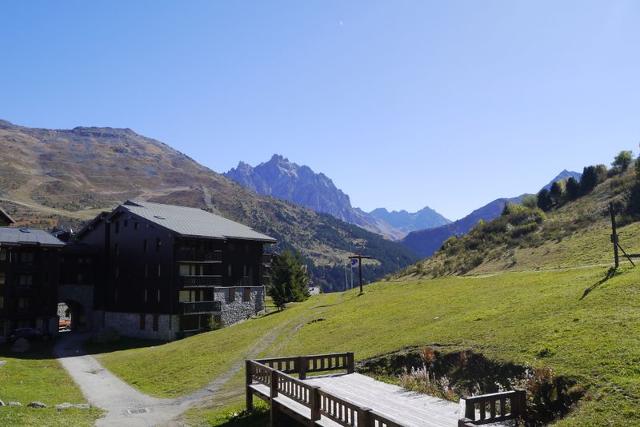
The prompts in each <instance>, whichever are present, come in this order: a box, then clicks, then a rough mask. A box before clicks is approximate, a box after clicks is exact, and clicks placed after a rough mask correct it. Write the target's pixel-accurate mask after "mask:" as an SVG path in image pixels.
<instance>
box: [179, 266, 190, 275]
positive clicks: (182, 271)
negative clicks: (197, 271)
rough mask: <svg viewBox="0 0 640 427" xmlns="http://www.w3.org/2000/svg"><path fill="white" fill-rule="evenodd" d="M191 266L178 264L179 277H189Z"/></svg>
mask: <svg viewBox="0 0 640 427" xmlns="http://www.w3.org/2000/svg"><path fill="white" fill-rule="evenodd" d="M190 267H191V266H190V265H189V264H180V275H181V276H190V275H191V268H190Z"/></svg>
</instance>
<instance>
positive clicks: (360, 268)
mask: <svg viewBox="0 0 640 427" xmlns="http://www.w3.org/2000/svg"><path fill="white" fill-rule="evenodd" d="M358 276H359V277H360V293H362V257H360V258H358Z"/></svg>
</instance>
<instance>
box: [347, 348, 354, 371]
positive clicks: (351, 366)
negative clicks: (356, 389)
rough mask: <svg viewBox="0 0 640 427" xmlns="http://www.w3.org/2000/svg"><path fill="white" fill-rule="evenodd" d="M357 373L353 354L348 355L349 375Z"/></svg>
mask: <svg viewBox="0 0 640 427" xmlns="http://www.w3.org/2000/svg"><path fill="white" fill-rule="evenodd" d="M355 371H356V364H355V358H354V355H353V353H351V352H349V353H347V373H348V374H353V373H354V372H355Z"/></svg>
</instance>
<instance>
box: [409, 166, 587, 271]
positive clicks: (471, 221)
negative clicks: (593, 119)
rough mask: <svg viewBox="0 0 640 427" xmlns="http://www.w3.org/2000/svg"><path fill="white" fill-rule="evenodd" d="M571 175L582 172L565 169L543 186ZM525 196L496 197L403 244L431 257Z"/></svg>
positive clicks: (413, 235) (419, 231)
mask: <svg viewBox="0 0 640 427" xmlns="http://www.w3.org/2000/svg"><path fill="white" fill-rule="evenodd" d="M570 177H573V178H575V179H577V180H578V181H580V178H582V174H580V173H578V172H572V171H568V170H566V169H565V170H563V171H562V172H560V173H559V174H558V175H556V177H555V178H553V179H552V180H551V181H550V182H549V183H548V184H547V185H545V186H544V187H543V188H546V189H549V188H551V185H553V183H554V182H556V181H563V180H566V179H569V178H570ZM525 196H526V194H523V195H520V196H518V197H512V198H501V199H496V200H494V201H492V202H491V203H488V204H486V205H484V206H482V207H481V208H478V209H476V210H475V211H473V212H471V213H470V214H469V215H467V216H465V217H464V218H462V219H459V220H457V221H455V222H453V223H451V224H447V225H444V226H441V227H436V228H431V229H428V230H418V231H413V232H411V233H409V234H407V236H405V237H404V239H402V244H404V245H405V246H406V247H407V248H409V249H411V250H412V251H413V252H415V253H416V254H417V255H418V256H420V257H423V258H426V257H430V256H431V255H433V253H434V252H436V251H437V250H438V249H440V247H441V246H442V244H443V243H444V242H445V240H447V239H448V238H449V237H451V236H462V235H464V234H467V233H468V232H469V231H470V230H471V229H472V228H473V227H474V226H475V225H476V224H477V223H478V221H480V220H484V221H491V220H493V219H495V218H497V217H498V216H500V214H501V213H502V210H503V209H504V206H505V205H506V204H507V203H520V202H521V201H522V199H523V198H524V197H525Z"/></svg>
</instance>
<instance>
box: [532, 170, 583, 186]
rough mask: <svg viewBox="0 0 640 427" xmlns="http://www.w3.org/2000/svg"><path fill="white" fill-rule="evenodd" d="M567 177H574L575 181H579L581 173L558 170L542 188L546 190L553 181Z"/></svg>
mask: <svg viewBox="0 0 640 427" xmlns="http://www.w3.org/2000/svg"><path fill="white" fill-rule="evenodd" d="M569 178H575V180H576V181H580V179H582V174H581V173H580V172H573V171H568V170H566V169H565V170H563V171H562V172H560V173H559V174H558V175H557V176H556V177H555V178H553V179H552V180H551V181H549V183H548V184H547V185H545V186H544V187H542V188H546V189H547V190H550V189H551V186H552V185H553V183H554V182H557V181H564V180H567V179H569Z"/></svg>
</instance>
